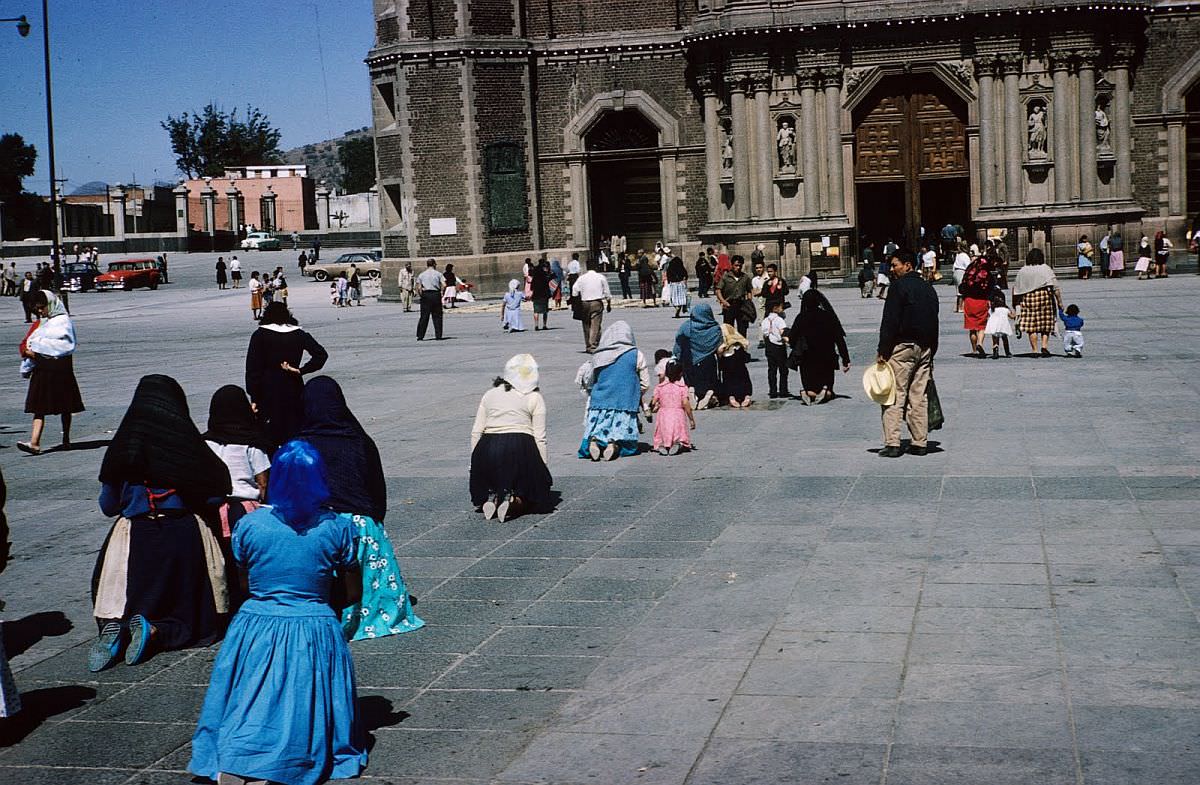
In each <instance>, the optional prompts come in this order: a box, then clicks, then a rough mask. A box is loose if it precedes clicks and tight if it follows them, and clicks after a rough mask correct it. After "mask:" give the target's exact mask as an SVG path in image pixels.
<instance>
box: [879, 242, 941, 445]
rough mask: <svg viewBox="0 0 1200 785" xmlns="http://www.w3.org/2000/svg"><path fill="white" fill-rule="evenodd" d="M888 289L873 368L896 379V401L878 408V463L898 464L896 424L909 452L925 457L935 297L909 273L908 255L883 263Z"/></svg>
mask: <svg viewBox="0 0 1200 785" xmlns="http://www.w3.org/2000/svg"><path fill="white" fill-rule="evenodd" d="M889 262H890V263H891V268H892V276H893V279H894V280H893V283H892V287H891V291H890V292H889V293H888V297H887V301H886V302H885V303H884V306H883V319H882V321H881V322H880V325H879V356H878V358H877V360H878V362H881V363H882V362H886V363H887V364H888V365H890V366H891V368H892V374H893V375H894V376H895V378H896V401H895V403H893V404H892V405H891V406H884V407H883V449H882V450H880V451H879V457H881V458H898V457H900V456H901V455H903V454H904V451H903V450H901V449H900V421H901V420H902V419H904V420H907V422H908V432H909V434H911V436H912V443H911V446H910V447H909V452H910V453H912V454H913V455H925V454H926V452H927V451H928V439H929V398H928V396H927V395H926V391H927V388H928V387H929V381H930V379H931V378H932V374H933V356H934V355H935V354H937V348H938V297H937V293H936V292H935V291H934V290H933V287H932V286H930V285H929V283H928V282H927V281H925V280H924V279H923V278H921V275H920V273H918V272H916V270H914V269H913V257H912V254H911V253H909V252H907V251H896V252H893V253H892V255H891V258H890V259H889Z"/></svg>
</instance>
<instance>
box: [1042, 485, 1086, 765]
mask: <svg viewBox="0 0 1200 785" xmlns="http://www.w3.org/2000/svg"><path fill="white" fill-rule="evenodd" d="M1035 485H1036V481H1035ZM1038 523H1039V528H1040V529H1041V543H1042V561H1043V563H1044V564H1045V570H1046V591H1047V592H1049V595H1050V613H1051V617H1052V618H1053V619H1054V650H1055V654H1056V656H1057V657H1058V672H1059V680H1060V684H1061V686H1062V690H1063V699H1064V701H1065V703H1066V710H1067V727H1068V729H1069V730H1070V732H1071V760H1072V762H1073V763H1074V765H1075V785H1083V757H1082V755H1081V753H1080V751H1079V734H1078V732H1077V730H1076V727H1075V707H1074V705H1073V703H1072V701H1071V684H1070V674H1069V673H1068V670H1067V652H1066V645H1065V643H1064V641H1063V632H1062V620H1061V619H1060V618H1059V615H1058V600H1057V597H1056V596H1055V593H1054V578H1053V576H1052V575H1051V574H1050V554H1049V550H1048V549H1047V548H1046V527H1045V521H1044V520H1040V521H1039V522H1038Z"/></svg>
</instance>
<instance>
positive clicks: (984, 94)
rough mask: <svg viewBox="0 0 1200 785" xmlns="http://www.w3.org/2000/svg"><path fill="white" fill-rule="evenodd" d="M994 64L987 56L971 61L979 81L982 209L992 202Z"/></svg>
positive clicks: (993, 185) (994, 142) (994, 143)
mask: <svg viewBox="0 0 1200 785" xmlns="http://www.w3.org/2000/svg"><path fill="white" fill-rule="evenodd" d="M995 71H996V61H995V60H994V59H992V58H991V57H990V56H989V57H985V58H981V59H979V60H976V61H975V79H976V80H977V81H978V82H979V202H980V206H982V207H991V206H992V205H994V204H995V203H996V126H995V122H996V113H995V107H996V93H995V90H994V87H995V81H996V80H995Z"/></svg>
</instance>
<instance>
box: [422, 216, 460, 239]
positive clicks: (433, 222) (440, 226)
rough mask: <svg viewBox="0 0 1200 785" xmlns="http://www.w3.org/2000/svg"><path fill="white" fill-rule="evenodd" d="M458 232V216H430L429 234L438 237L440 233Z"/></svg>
mask: <svg viewBox="0 0 1200 785" xmlns="http://www.w3.org/2000/svg"><path fill="white" fill-rule="evenodd" d="M447 234H458V219H457V218H430V219H429V236H430V237H437V236H439V235H447Z"/></svg>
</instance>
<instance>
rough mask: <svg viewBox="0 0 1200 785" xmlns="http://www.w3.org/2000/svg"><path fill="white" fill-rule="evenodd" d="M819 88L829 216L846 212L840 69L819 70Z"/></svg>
mask: <svg viewBox="0 0 1200 785" xmlns="http://www.w3.org/2000/svg"><path fill="white" fill-rule="evenodd" d="M821 86H822V87H824V88H825V155H826V156H827V157H828V163H827V167H828V169H829V184H828V205H829V212H830V214H831V215H842V214H844V213H845V212H846V200H845V196H844V194H843V191H844V188H843V186H842V177H843V174H842V69H841V68H825V69H822V70H821Z"/></svg>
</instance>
